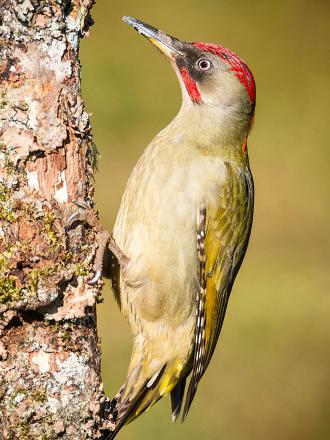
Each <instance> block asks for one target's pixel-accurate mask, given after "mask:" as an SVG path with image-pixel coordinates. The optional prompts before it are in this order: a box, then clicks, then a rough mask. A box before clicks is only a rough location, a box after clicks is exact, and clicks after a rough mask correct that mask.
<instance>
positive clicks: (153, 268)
mask: <svg viewBox="0 0 330 440" xmlns="http://www.w3.org/2000/svg"><path fill="white" fill-rule="evenodd" d="M123 20H124V21H125V22H127V23H128V24H130V25H131V26H133V27H134V28H135V29H136V30H137V31H138V32H139V33H140V34H142V35H143V36H145V37H146V38H147V39H148V40H149V41H151V42H152V43H153V44H154V45H156V46H157V47H158V49H160V51H161V52H163V54H165V55H166V57H167V59H168V60H169V61H170V64H171V65H172V67H173V69H174V71H175V73H176V75H177V77H178V79H179V83H180V86H181V90H182V106H181V109H180V111H179V113H178V115H177V116H176V117H175V118H174V120H173V121H172V122H171V123H170V124H169V125H168V126H167V127H166V128H165V129H164V130H162V131H161V132H160V133H159V134H158V135H157V136H156V137H155V138H154V140H153V141H152V142H151V144H150V145H149V146H148V147H147V149H146V150H145V151H144V153H143V154H142V156H141V157H140V159H139V161H138V163H137V164H136V166H135V168H134V170H133V172H132V174H131V176H130V178H129V181H128V183H127V186H126V190H125V193H124V196H123V198H122V202H121V206H120V209H119V213H118V216H117V220H116V223H115V227H114V231H113V237H112V251H113V253H114V254H115V255H116V258H117V260H118V262H119V270H118V273H117V278H115V277H114V276H113V278H114V280H113V285H114V290H115V293H116V296H117V299H118V302H119V303H120V307H121V311H122V313H123V315H124V316H125V317H126V318H127V319H128V321H129V324H130V327H131V330H132V334H133V351H132V356H131V361H130V365H129V368H128V374H127V379H126V382H125V383H124V385H123V386H122V388H121V389H120V391H119V392H118V394H117V396H116V397H115V398H114V400H113V401H112V415H113V418H114V421H115V423H116V428H115V430H114V431H113V433H112V434H111V435H110V437H109V438H110V439H112V438H114V437H115V435H116V434H117V432H118V431H119V429H120V428H121V427H122V426H123V424H124V423H126V422H130V421H132V420H133V419H134V418H136V417H137V416H138V415H140V414H141V413H142V412H143V411H145V410H147V409H148V408H149V407H150V406H151V405H153V404H154V403H155V402H157V401H158V400H159V399H160V398H161V397H163V396H165V395H166V394H168V393H171V400H172V418H173V421H175V420H176V418H177V417H178V415H179V413H180V410H181V406H182V402H183V399H184V390H185V384H186V379H187V377H188V376H189V375H190V382H189V386H188V389H187V393H186V397H185V404H184V408H183V416H182V417H183V420H184V419H185V418H186V416H187V413H188V411H189V408H190V405H191V402H192V400H193V398H194V396H195V393H196V390H197V386H198V383H199V381H200V379H201V377H202V376H203V374H204V372H205V370H206V368H207V366H208V364H209V362H210V360H211V357H212V354H213V352H214V349H215V346H216V343H217V340H218V337H219V333H220V330H221V327H222V323H223V320H224V316H225V312H226V308H227V303H228V299H229V295H230V291H231V289H232V286H233V283H234V280H235V277H236V275H237V272H238V270H239V268H240V265H241V263H242V260H243V257H244V254H245V251H246V248H247V245H248V240H249V236H250V231H251V225H252V216H253V199H254V190H253V180H252V175H251V171H250V168H249V160H248V153H247V137H248V133H249V130H250V127H251V122H252V118H253V114H254V108H255V83H254V79H253V75H252V73H251V71H250V69H249V68H248V66H247V65H246V64H245V63H244V61H242V60H241V59H240V58H239V57H238V56H237V55H236V54H235V53H233V52H231V51H230V50H228V49H226V48H225V47H223V46H220V45H215V44H207V43H187V42H182V41H180V40H178V39H176V38H173V37H171V36H169V35H167V34H165V33H163V32H161V31H159V30H157V29H155V28H154V27H152V26H150V25H147V24H145V23H143V22H141V21H139V20H136V19H134V18H131V17H124V19H123Z"/></svg>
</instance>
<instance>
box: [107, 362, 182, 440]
mask: <svg viewBox="0 0 330 440" xmlns="http://www.w3.org/2000/svg"><path fill="white" fill-rule="evenodd" d="M141 365H142V364H140V365H138V367H136V368H135V369H133V370H132V371H131V372H130V373H129V375H128V377H127V380H126V382H125V384H124V385H123V386H122V387H121V389H120V390H119V392H118V393H117V395H116V396H115V398H114V399H113V401H112V404H111V407H112V411H111V415H112V419H113V421H114V422H115V429H114V431H112V432H111V434H110V435H109V437H108V438H107V440H113V439H114V438H115V437H116V435H117V434H118V432H119V431H120V429H121V428H122V427H123V426H124V425H125V424H127V423H130V422H132V421H133V420H134V419H135V418H136V417H138V416H139V415H141V414H142V413H143V412H144V411H146V410H148V409H149V408H150V407H151V406H152V405H154V404H155V403H156V402H157V401H158V400H159V399H161V398H162V397H163V396H165V395H166V394H168V393H169V392H171V400H172V420H173V422H174V421H175V420H176V418H177V417H178V415H179V413H180V409H181V405H182V400H183V393H184V387H185V378H182V376H180V375H179V374H178V370H177V368H176V366H177V362H171V363H170V364H164V365H163V366H162V367H161V368H160V369H158V370H157V371H155V372H154V373H153V374H152V375H150V376H148V377H147V378H146V379H145V380H144V381H143V380H142V377H143V375H144V371H145V370H143V371H142V368H141Z"/></svg>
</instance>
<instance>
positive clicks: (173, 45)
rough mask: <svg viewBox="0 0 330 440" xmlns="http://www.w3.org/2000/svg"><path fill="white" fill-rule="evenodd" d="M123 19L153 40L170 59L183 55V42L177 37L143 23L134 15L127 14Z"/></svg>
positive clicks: (173, 59)
mask: <svg viewBox="0 0 330 440" xmlns="http://www.w3.org/2000/svg"><path fill="white" fill-rule="evenodd" d="M123 21H125V23H127V24H129V25H130V26H132V27H133V28H134V29H135V30H137V31H138V32H139V34H141V35H143V36H144V37H146V38H147V39H148V40H149V41H151V43H153V44H154V45H155V46H156V47H158V49H159V50H160V51H161V52H162V53H163V54H165V55H166V56H167V58H169V59H170V60H172V61H175V59H176V57H178V56H183V53H182V52H181V51H180V50H179V47H180V46H182V43H181V42H180V41H179V40H177V39H176V38H173V37H171V36H170V35H167V34H165V33H164V32H162V31H160V30H158V29H156V28H154V27H153V26H150V25H149V24H146V23H143V21H140V20H137V19H136V18H133V17H126V16H125V17H123Z"/></svg>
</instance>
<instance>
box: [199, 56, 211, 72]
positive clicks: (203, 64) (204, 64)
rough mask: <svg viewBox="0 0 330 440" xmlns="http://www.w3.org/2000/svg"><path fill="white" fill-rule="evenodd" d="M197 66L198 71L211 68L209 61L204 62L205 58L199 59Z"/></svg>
mask: <svg viewBox="0 0 330 440" xmlns="http://www.w3.org/2000/svg"><path fill="white" fill-rule="evenodd" d="M197 66H198V68H199V70H210V69H211V67H213V66H212V63H211V61H209V60H206V59H205V58H201V59H200V60H198V61H197Z"/></svg>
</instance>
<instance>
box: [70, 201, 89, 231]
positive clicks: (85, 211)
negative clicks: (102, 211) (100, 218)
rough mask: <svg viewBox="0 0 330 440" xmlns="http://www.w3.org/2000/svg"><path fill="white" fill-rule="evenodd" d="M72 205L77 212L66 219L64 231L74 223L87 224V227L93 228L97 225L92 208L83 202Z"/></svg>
mask: <svg viewBox="0 0 330 440" xmlns="http://www.w3.org/2000/svg"><path fill="white" fill-rule="evenodd" d="M74 204H75V205H76V206H78V210H77V211H75V212H73V213H72V214H71V215H69V217H68V218H67V220H66V224H65V229H66V231H68V230H69V229H70V228H71V226H72V225H73V224H74V223H76V222H79V223H87V224H88V225H89V226H91V227H95V226H96V224H97V216H96V213H95V211H94V210H93V208H91V206H90V205H89V204H88V203H86V202H84V201H75V202H74Z"/></svg>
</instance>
